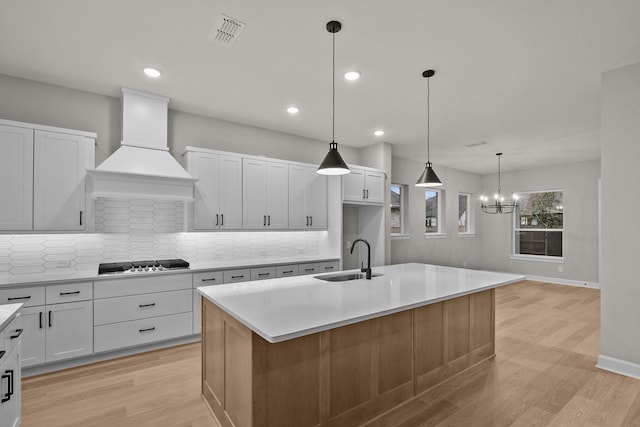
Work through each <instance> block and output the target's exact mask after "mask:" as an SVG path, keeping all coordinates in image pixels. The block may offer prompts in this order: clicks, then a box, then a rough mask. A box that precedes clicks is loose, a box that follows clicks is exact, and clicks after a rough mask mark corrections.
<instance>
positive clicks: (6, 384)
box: [0, 344, 22, 427]
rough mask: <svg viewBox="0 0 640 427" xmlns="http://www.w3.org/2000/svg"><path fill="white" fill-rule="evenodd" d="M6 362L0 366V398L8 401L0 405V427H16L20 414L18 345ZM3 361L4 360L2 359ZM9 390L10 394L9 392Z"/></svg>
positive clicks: (20, 388)
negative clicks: (0, 375) (0, 380)
mask: <svg viewBox="0 0 640 427" xmlns="http://www.w3.org/2000/svg"><path fill="white" fill-rule="evenodd" d="M6 357H7V359H6V361H4V360H3V361H4V363H2V364H0V374H2V382H1V383H0V396H2V397H3V398H5V396H7V397H6V398H7V399H8V400H7V401H6V402H3V403H1V404H0V426H2V427H17V426H19V425H20V419H21V416H20V412H21V400H22V398H21V394H22V381H21V377H22V374H21V365H20V345H19V344H18V346H17V347H16V348H15V349H14V350H13V351H12V352H11V353H9V354H8V355H7V356H6ZM3 359H4V358H3ZM10 390H11V393H9V391H10Z"/></svg>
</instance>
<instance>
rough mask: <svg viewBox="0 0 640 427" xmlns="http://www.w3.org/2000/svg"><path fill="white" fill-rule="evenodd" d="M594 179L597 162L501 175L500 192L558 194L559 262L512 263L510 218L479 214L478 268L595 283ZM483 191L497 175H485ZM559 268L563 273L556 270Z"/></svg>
mask: <svg viewBox="0 0 640 427" xmlns="http://www.w3.org/2000/svg"><path fill="white" fill-rule="evenodd" d="M598 178H600V162H599V161H591V162H580V163H572V164H567V165H564V166H556V167H549V168H540V169H531V170H523V171H518V172H510V173H502V174H501V181H502V190H503V192H504V193H507V192H508V193H509V194H510V193H512V192H516V193H517V192H519V191H522V192H525V191H541V190H562V191H563V194H562V196H563V203H562V204H563V207H564V229H563V255H564V264H555V263H548V262H539V261H521V260H512V259H510V258H509V256H510V255H511V253H512V247H511V246H512V243H511V242H512V240H511V232H512V231H511V230H512V227H513V225H512V220H513V219H512V218H511V215H487V214H483V215H484V216H483V221H482V230H481V232H482V268H483V269H486V270H494V271H505V272H512V273H521V274H528V275H535V276H543V277H555V278H559V279H566V280H577V281H585V282H594V283H597V282H598ZM483 184H484V185H483V187H484V188H485V189H487V190H488V191H487V194H488V195H491V194H493V193H495V191H496V187H497V176H496V174H493V175H485V176H484V177H483ZM559 266H562V269H563V272H560V271H558V267H559Z"/></svg>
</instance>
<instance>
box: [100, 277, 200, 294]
mask: <svg viewBox="0 0 640 427" xmlns="http://www.w3.org/2000/svg"><path fill="white" fill-rule="evenodd" d="M191 276H192V275H191V274H170V275H164V274H162V273H157V274H155V275H153V276H151V275H150V276H147V277H131V278H126V279H109V280H99V281H96V282H95V283H94V284H93V297H94V298H111V297H122V296H127V295H139V294H148V293H151V292H166V291H177V290H180V289H191V287H192V285H191V282H192V278H191Z"/></svg>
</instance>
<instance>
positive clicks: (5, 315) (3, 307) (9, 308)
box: [0, 303, 22, 331]
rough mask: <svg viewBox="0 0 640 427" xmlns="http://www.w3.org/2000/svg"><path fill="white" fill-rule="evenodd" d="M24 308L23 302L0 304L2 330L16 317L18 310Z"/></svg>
mask: <svg viewBox="0 0 640 427" xmlns="http://www.w3.org/2000/svg"><path fill="white" fill-rule="evenodd" d="M20 308H22V303H18V304H0V331H2V330H3V329H4V328H5V327H6V326H7V325H8V324H9V323H10V322H11V321H12V320H13V318H14V317H16V313H17V312H18V310H20Z"/></svg>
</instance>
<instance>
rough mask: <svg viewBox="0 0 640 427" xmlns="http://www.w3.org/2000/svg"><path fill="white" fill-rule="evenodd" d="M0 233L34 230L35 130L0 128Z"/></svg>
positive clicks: (10, 127) (12, 127)
mask: <svg viewBox="0 0 640 427" xmlns="http://www.w3.org/2000/svg"><path fill="white" fill-rule="evenodd" d="M0 200H1V201H2V202H1V203H0V230H31V229H32V228H33V222H32V221H33V130H31V129H24V128H19V127H14V126H2V125H0Z"/></svg>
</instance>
